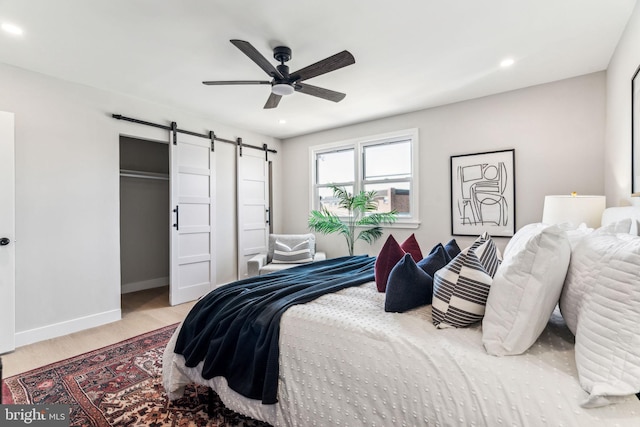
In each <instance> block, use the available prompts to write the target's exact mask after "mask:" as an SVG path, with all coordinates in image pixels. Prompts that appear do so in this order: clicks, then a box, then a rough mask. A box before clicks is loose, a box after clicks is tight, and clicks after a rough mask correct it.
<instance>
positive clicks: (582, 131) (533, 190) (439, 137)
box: [283, 72, 605, 256]
mask: <svg viewBox="0 0 640 427" xmlns="http://www.w3.org/2000/svg"><path fill="white" fill-rule="evenodd" d="M604 108H605V73H604V72H599V73H594V74H589V75H585V76H581V77H576V78H572V79H567V80H562V81H558V82H553V83H549V84H544V85H539V86H534V87H529V88H525V89H521V90H516V91H512V92H506V93H502V94H499V95H494V96H487V97H484V98H479V99H475V100H471V101H465V102H459V103H456V104H451V105H446V106H442V107H437V108H431V109H427V110H422V111H418V112H414V113H409V114H403V115H399V116H395V117H390V118H386V119H381V120H376V121H372V122H368V123H362V124H358V125H353V126H348V127H343V128H339V129H333V130H329V131H324V132H319V133H315V134H311V135H306V136H301V137H297V138H291V139H287V140H285V141H283V162H284V164H285V165H286V166H287V167H286V170H285V171H284V179H283V194H284V195H286V197H287V198H288V200H287V203H286V205H287V206H288V209H287V211H286V212H285V220H284V223H285V224H286V228H285V230H284V231H285V232H290V233H294V232H296V233H297V232H302V231H304V230H306V229H307V222H306V221H307V217H308V212H309V200H310V195H309V190H310V174H309V147H311V146H313V145H318V144H325V143H330V142H335V141H342V140H348V139H351V138H356V137H363V136H367V135H375V134H380V133H385V132H391V131H396V130H400V129H407V128H418V129H419V138H420V147H419V152H420V182H419V189H420V221H421V225H420V227H419V228H418V229H417V230H412V229H393V230H392V232H393V234H394V236H396V237H398V238H400V239H404V238H406V237H408V236H409V235H410V234H411V233H412V232H415V234H416V237H417V238H418V241H419V242H420V244H421V246H422V247H423V248H424V249H425V250H428V249H430V248H431V246H432V245H433V244H435V243H437V242H439V241H445V240H448V239H449V238H450V237H451V235H450V230H451V226H450V207H449V205H450V201H449V200H450V184H449V181H450V180H449V161H450V156H451V155H457V154H465V153H474V152H484V151H493V150H501V149H510V148H515V156H516V226H517V227H518V228H519V227H522V226H523V225H526V224H528V223H532V222H537V221H540V219H541V217H542V206H543V201H544V196H545V195H547V194H569V193H570V192H572V191H577V192H578V193H581V194H603V191H604V173H603V168H604V165H603V161H602V159H603V155H604V129H605V111H604ZM289 201H295V202H289ZM388 233H389V230H387V232H386V233H385V236H384V237H383V238H382V239H380V240H379V241H378V242H376V244H375V245H374V246H373V247H368V246H367V245H366V244H365V243H362V242H360V243H359V244H358V245H357V246H356V253H369V254H377V252H378V250H379V249H380V247H381V245H382V243H383V242H384V240H385V238H386V235H387V234H388ZM457 240H458V241H460V242H462V243H463V244H466V243H468V242H470V241H471V240H472V238H468V237H457ZM498 241H499V246H501V247H504V245H505V244H506V239H504V238H502V239H498ZM318 247H319V249H321V250H325V251H326V252H327V253H328V255H329V256H338V255H345V254H346V253H347V251H346V244H345V243H344V241H343V239H342V237H341V236H338V235H331V236H321V235H320V236H318Z"/></svg>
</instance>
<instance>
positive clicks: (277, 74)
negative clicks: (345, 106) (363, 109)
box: [202, 40, 356, 108]
mask: <svg viewBox="0 0 640 427" xmlns="http://www.w3.org/2000/svg"><path fill="white" fill-rule="evenodd" d="M230 41H231V43H233V45H234V46H235V47H237V48H238V49H240V50H241V51H242V52H243V53H244V54H245V55H247V56H248V57H249V59H251V60H252V61H253V62H255V63H256V64H258V66H259V67H260V68H262V69H263V70H264V71H265V72H266V73H267V74H268V75H269V76H270V77H272V80H226V81H204V82H202V83H204V84H205V85H271V94H270V95H269V98H268V99H267V103H266V104H264V108H276V107H277V106H278V103H279V102H280V99H281V98H282V97H283V96H285V95H291V94H292V93H293V92H296V91H297V92H300V93H305V94H307V95H311V96H317V97H318V98H322V99H327V100H329V101H333V102H340V101H342V100H343V99H344V97H345V96H346V94H344V93H340V92H335V91H333V90H329V89H325V88H321V87H318V86H312V85H310V84H307V83H301V82H302V81H304V80H307V79H310V78H312V77H316V76H319V75H321V74H326V73H328V72H331V71H335V70H338V69H340V68H342V67H346V66H347V65H351V64H354V63H355V62H356V60H355V59H354V57H353V55H351V53H349V52H348V51H346V50H343V51H342V52H340V53H336V54H335V55H333V56H330V57H328V58H325V59H323V60H321V61H318V62H316V63H315V64H311V65H309V66H308V67H304V68H302V69H300V70H298V71H295V72H293V73H290V72H289V67H288V66H286V65H285V64H284V63H285V62H287V61H289V60H290V59H291V49H290V48H288V47H286V46H277V47H275V48H274V49H273V57H274V58H275V59H276V60H277V61H278V62H280V65H278V66H276V67H274V66H273V65H272V64H271V63H270V62H269V60H267V58H265V57H264V56H262V54H260V52H258V51H257V50H256V48H255V47H253V46H252V45H251V43H249V42H246V41H243V40H230Z"/></svg>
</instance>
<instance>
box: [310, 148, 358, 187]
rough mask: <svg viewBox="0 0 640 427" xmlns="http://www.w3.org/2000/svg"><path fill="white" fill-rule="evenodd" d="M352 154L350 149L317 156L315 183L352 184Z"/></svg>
mask: <svg viewBox="0 0 640 427" xmlns="http://www.w3.org/2000/svg"><path fill="white" fill-rule="evenodd" d="M353 152H354V151H353V149H350V150H340V151H333V152H331V153H321V154H317V155H316V173H317V183H318V184H330V183H333V182H353V180H354V175H355V173H354V161H353V160H354V157H353Z"/></svg>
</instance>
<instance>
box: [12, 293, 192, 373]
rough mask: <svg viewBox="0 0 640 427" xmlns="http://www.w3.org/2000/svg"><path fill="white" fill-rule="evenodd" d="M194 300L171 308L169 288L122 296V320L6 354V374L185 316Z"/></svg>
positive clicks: (61, 357) (135, 333)
mask: <svg viewBox="0 0 640 427" xmlns="http://www.w3.org/2000/svg"><path fill="white" fill-rule="evenodd" d="M193 304H194V302H191V303H186V304H181V305H177V306H174V307H171V306H170V305H169V290H168V287H162V288H154V289H148V290H145V291H139V292H132V293H129V294H124V295H122V319H121V320H119V321H117V322H113V323H109V324H107V325H103V326H98V327H96V328H91V329H87V330H85V331H81V332H76V333H73V334H70V335H65V336H62V337H58V338H53V339H50V340H46V341H41V342H38V343H35V344H30V345H26V346H23V347H18V348H17V349H16V350H15V351H14V352H12V353H8V354H4V355H2V365H3V377H4V378H6V377H10V376H13V375H16V374H19V373H22V372H25V371H28V370H30V369H34V368H37V367H40V366H43V365H46V364H49V363H52V362H56V361H58V360H63V359H66V358H69V357H72V356H76V355H78V354H80V353H85V352H87V351H91V350H95V349H97V348H100V347H104V346H106V345H109V344H113V343H116V342H118V341H122V340H124V339H127V338H131V337H134V336H136V335H140V334H142V333H145V332H148V331H152V330H154V329H158V328H161V327H163V326H166V325H171V324H173V323H177V322H180V321H182V319H184V318H185V316H186V315H187V313H188V312H189V310H190V309H191V307H192V306H193Z"/></svg>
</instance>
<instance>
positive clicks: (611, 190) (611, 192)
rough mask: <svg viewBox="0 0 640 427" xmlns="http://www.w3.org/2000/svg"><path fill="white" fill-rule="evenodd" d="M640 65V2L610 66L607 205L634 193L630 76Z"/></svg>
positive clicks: (624, 201)
mask: <svg viewBox="0 0 640 427" xmlns="http://www.w3.org/2000/svg"><path fill="white" fill-rule="evenodd" d="M638 66H640V3H638V4H636V7H635V9H634V11H633V14H632V15H631V18H630V19H629V22H628V23H627V28H626V29H625V31H624V33H623V34H622V37H621V38H620V42H619V43H618V46H617V48H616V51H615V53H614V54H613V57H612V58H611V61H610V62H609V67H608V68H607V104H606V106H607V107H606V108H607V127H606V141H607V143H606V152H605V185H606V187H605V188H606V195H607V205H608V206H619V205H628V204H629V196H630V195H631V77H632V76H633V73H634V72H635V71H636V69H637V68H638Z"/></svg>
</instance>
